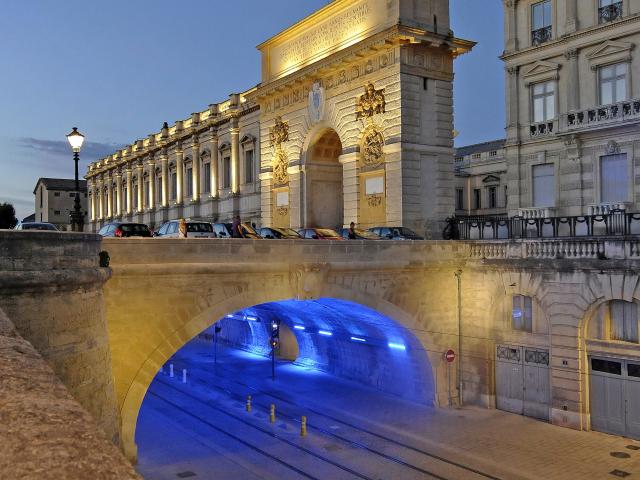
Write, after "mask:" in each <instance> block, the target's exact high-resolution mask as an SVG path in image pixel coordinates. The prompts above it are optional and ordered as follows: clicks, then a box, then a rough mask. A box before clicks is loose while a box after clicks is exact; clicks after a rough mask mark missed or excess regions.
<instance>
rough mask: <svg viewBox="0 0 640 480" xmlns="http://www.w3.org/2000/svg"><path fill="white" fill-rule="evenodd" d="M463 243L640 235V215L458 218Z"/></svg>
mask: <svg viewBox="0 0 640 480" xmlns="http://www.w3.org/2000/svg"><path fill="white" fill-rule="evenodd" d="M456 226H457V228H458V232H457V233H458V234H459V238H460V240H506V239H526V238H531V239H544V238H570V237H598V236H609V237H612V236H624V235H640V213H629V212H627V211H626V210H611V211H609V213H606V214H602V215H578V216H566V217H562V216H558V217H549V218H525V217H520V216H516V217H510V218H509V217H505V216H501V217H491V216H487V217H456Z"/></svg>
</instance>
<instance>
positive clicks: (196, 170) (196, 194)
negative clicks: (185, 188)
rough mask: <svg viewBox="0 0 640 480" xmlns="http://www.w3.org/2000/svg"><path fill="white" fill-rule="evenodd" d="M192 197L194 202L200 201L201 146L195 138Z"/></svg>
mask: <svg viewBox="0 0 640 480" xmlns="http://www.w3.org/2000/svg"><path fill="white" fill-rule="evenodd" d="M191 157H192V161H191V191H192V192H193V195H191V201H192V202H198V201H200V144H199V143H198V138H197V137H196V136H195V135H194V136H193V144H192V146H191Z"/></svg>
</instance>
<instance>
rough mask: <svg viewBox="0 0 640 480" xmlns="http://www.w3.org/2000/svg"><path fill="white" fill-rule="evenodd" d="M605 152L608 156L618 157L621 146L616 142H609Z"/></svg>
mask: <svg viewBox="0 0 640 480" xmlns="http://www.w3.org/2000/svg"><path fill="white" fill-rule="evenodd" d="M604 151H605V153H606V154H607V155H617V154H619V153H620V145H618V142H616V141H615V140H609V143H607V146H606V148H605V149H604Z"/></svg>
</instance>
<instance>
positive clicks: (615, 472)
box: [609, 470, 631, 478]
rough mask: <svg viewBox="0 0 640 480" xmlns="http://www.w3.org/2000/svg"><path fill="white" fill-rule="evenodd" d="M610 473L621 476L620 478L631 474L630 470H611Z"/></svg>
mask: <svg viewBox="0 0 640 480" xmlns="http://www.w3.org/2000/svg"><path fill="white" fill-rule="evenodd" d="M609 473H610V474H611V475H613V476H614V477H619V478H626V477H628V476H629V475H631V474H630V473H629V472H623V471H622V470H613V471H612V472H609Z"/></svg>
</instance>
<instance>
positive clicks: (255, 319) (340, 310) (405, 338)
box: [219, 298, 434, 404]
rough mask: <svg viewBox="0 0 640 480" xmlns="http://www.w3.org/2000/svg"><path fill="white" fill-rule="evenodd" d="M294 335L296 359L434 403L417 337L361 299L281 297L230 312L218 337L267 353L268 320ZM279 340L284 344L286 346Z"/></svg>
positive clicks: (425, 358)
mask: <svg viewBox="0 0 640 480" xmlns="http://www.w3.org/2000/svg"><path fill="white" fill-rule="evenodd" d="M276 318H278V319H280V321H281V323H282V324H283V325H285V326H286V327H288V328H287V329H286V330H290V332H292V333H293V334H294V335H295V339H296V340H297V349H298V350H299V352H298V356H297V358H296V359H295V363H296V364H298V365H304V366H308V367H313V368H317V369H319V370H321V371H324V372H327V373H331V374H333V375H336V376H338V377H341V378H346V379H350V380H355V381H358V382H361V383H365V384H368V385H371V386H373V387H376V388H378V389H380V390H383V391H385V392H388V393H392V394H395V395H399V396H402V397H404V398H407V399H411V400H414V401H418V402H421V403H426V404H433V401H434V383H433V376H432V370H431V365H430V363H429V359H428V356H427V354H426V352H425V351H424V348H423V347H422V345H421V344H420V342H419V341H418V340H417V338H416V337H415V336H414V335H413V334H412V333H411V332H410V331H409V330H407V329H406V328H404V327H402V326H401V325H400V324H399V323H398V322H396V321H395V320H393V319H391V318H389V317H387V316H384V315H382V314H380V313H378V312H377V311H375V310H372V309H370V308H367V307H364V306H362V305H360V304H357V303H353V302H347V301H344V300H336V299H331V298H322V299H319V300H305V301H298V300H284V301H280V302H272V303H265V304H262V305H256V306H255V307H251V308H248V309H246V310H242V311H239V312H234V313H231V314H229V315H228V316H227V317H225V318H224V319H222V320H221V321H220V322H219V324H220V326H222V331H221V334H220V338H221V340H224V341H225V342H226V343H228V344H230V345H232V346H235V347H238V348H242V349H245V350H248V351H251V352H254V353H257V354H261V355H268V354H269V352H270V349H269V335H270V325H271V322H272V320H274V319H276ZM286 343H287V341H286V339H283V347H284V348H291V347H290V346H287V345H286Z"/></svg>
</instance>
